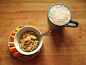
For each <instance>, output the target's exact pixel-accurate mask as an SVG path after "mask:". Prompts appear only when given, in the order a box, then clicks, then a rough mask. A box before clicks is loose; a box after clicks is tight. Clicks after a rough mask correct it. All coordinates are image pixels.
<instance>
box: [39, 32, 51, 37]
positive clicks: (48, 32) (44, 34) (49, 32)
mask: <svg viewBox="0 0 86 65" xmlns="http://www.w3.org/2000/svg"><path fill="white" fill-rule="evenodd" d="M51 32H52V30H50V31H48V32H45V33H43V34H42V35H40V36H38V37H37V38H39V37H42V36H45V35H47V34H49V33H51Z"/></svg>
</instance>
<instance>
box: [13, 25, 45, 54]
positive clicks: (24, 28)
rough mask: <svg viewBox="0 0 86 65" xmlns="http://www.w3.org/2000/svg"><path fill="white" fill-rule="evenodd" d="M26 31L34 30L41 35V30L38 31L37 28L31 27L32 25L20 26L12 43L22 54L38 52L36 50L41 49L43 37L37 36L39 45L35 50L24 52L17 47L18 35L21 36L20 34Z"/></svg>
mask: <svg viewBox="0 0 86 65" xmlns="http://www.w3.org/2000/svg"><path fill="white" fill-rule="evenodd" d="M26 31H34V32H35V33H36V35H37V36H39V35H41V32H40V31H39V30H38V29H37V28H35V27H33V26H24V27H22V28H21V29H20V30H19V31H18V32H17V33H16V35H15V37H14V44H15V47H16V49H17V50H18V51H19V52H20V53H21V54H24V55H32V54H35V53H36V52H38V51H39V50H40V49H41V47H42V43H43V37H39V45H38V47H37V48H36V49H35V50H33V51H32V52H24V51H22V50H21V49H20V47H19V39H20V37H21V36H22V34H23V33H24V32H26Z"/></svg>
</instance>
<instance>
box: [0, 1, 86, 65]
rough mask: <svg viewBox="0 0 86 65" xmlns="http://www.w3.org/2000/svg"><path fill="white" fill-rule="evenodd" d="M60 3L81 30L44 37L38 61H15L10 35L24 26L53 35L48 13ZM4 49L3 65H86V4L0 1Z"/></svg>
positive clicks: (1, 54)
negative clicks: (67, 8)
mask: <svg viewBox="0 0 86 65" xmlns="http://www.w3.org/2000/svg"><path fill="white" fill-rule="evenodd" d="M56 3H62V4H65V5H67V6H68V7H69V8H70V10H71V12H72V19H75V20H77V21H78V22H79V26H78V27H76V28H72V27H66V28H65V29H64V30H63V31H58V32H55V31H53V32H52V33H50V34H48V35H46V36H44V37H43V46H42V49H41V51H40V52H39V54H38V55H37V56H35V57H34V58H32V59H29V60H19V59H17V58H15V57H14V56H13V55H12V54H11V53H10V52H9V49H8V38H9V35H10V33H11V32H12V31H13V30H14V29H15V28H16V27H18V26H21V25H32V26H34V27H36V28H38V29H39V30H40V31H41V33H44V32H46V31H49V30H50V28H49V26H48V23H47V11H48V9H49V7H50V6H52V5H53V4H56ZM0 46H1V47H0V65H86V0H0Z"/></svg>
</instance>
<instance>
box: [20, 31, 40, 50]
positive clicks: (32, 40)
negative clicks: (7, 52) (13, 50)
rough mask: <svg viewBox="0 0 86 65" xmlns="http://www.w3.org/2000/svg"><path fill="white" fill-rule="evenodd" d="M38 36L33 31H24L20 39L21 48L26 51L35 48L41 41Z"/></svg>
mask: <svg viewBox="0 0 86 65" xmlns="http://www.w3.org/2000/svg"><path fill="white" fill-rule="evenodd" d="M36 38H37V37H36V34H35V32H33V31H28V32H25V33H23V35H22V36H21V38H20V40H19V46H20V49H22V50H23V51H25V52H31V51H33V50H35V49H36V48H37V47H38V45H39V41H38V40H37V39H36Z"/></svg>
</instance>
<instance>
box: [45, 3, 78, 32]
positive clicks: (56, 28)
mask: <svg viewBox="0 0 86 65" xmlns="http://www.w3.org/2000/svg"><path fill="white" fill-rule="evenodd" d="M53 7H55V8H59V9H61V8H60V7H63V8H64V9H67V10H68V11H69V14H70V15H69V14H68V13H67V14H68V18H69V20H68V18H67V17H66V18H67V21H65V22H66V23H64V24H62V25H61V24H60V25H59V24H56V23H55V22H57V23H58V20H55V22H54V19H55V18H54V17H53V16H54V15H56V14H59V12H57V11H56V13H55V11H54V10H52V9H55V8H53ZM50 10H51V12H52V13H51V15H52V16H51V15H50ZM59 11H61V10H59ZM62 11H63V14H62V13H61V12H62ZM62 11H61V12H60V14H61V15H56V16H55V17H56V18H58V19H59V16H62V15H63V16H64V15H65V14H64V11H65V10H62ZM47 16H48V24H49V27H50V28H51V29H52V30H54V31H59V30H62V29H64V27H77V26H78V22H77V21H75V20H73V19H71V18H72V13H71V11H70V9H69V8H68V7H67V6H66V5H64V4H60V3H58V4H54V5H52V6H51V7H50V8H49V10H48V13H47ZM61 19H62V18H61ZM51 20H52V21H51ZM65 20H66V19H65ZM63 22H64V19H63ZM69 23H73V24H69Z"/></svg>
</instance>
